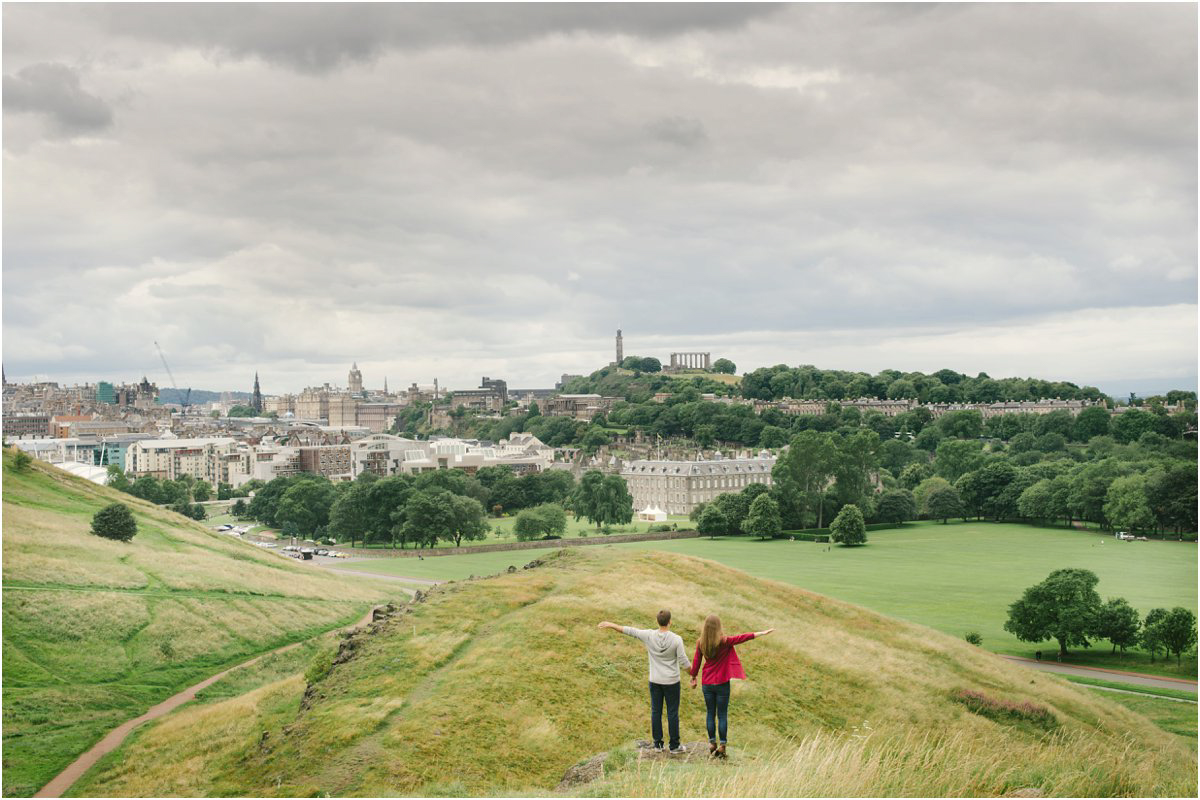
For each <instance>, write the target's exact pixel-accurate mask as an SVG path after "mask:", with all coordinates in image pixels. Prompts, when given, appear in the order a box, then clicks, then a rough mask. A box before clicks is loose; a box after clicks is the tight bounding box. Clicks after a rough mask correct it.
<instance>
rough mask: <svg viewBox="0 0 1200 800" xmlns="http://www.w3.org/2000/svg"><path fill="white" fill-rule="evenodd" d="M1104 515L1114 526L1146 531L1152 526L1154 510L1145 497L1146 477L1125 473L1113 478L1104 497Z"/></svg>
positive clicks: (1153, 523) (1153, 524)
mask: <svg viewBox="0 0 1200 800" xmlns="http://www.w3.org/2000/svg"><path fill="white" fill-rule="evenodd" d="M1104 516H1105V518H1106V519H1107V520H1108V524H1110V525H1112V526H1113V527H1114V528H1120V529H1123V530H1130V531H1146V530H1150V529H1152V528H1154V526H1155V520H1154V512H1153V511H1152V510H1151V509H1150V503H1149V502H1147V499H1146V478H1145V476H1143V475H1125V476H1123V477H1120V478H1117V479H1116V480H1114V481H1113V482H1112V483H1111V484H1110V485H1109V487H1108V492H1107V494H1106V495H1105V499H1104Z"/></svg>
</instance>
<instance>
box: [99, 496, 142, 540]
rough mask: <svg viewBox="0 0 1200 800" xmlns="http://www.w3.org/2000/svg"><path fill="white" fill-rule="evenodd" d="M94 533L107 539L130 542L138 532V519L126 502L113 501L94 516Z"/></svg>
mask: <svg viewBox="0 0 1200 800" xmlns="http://www.w3.org/2000/svg"><path fill="white" fill-rule="evenodd" d="M92 533H94V534H96V535H97V536H103V537H104V538H105V539H116V540H117V541H121V542H128V541H129V540H130V539H132V538H133V537H134V535H135V534H136V533H137V520H135V519H134V518H133V512H132V511H130V510H129V506H127V505H125V504H124V503H113V504H112V505H110V506H106V507H105V508H102V509H100V510H99V511H97V512H96V514H95V516H93V517H92Z"/></svg>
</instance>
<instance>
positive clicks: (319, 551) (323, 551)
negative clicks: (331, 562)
mask: <svg viewBox="0 0 1200 800" xmlns="http://www.w3.org/2000/svg"><path fill="white" fill-rule="evenodd" d="M317 555H319V556H327V555H329V551H328V550H326V549H325V548H324V547H322V548H320V549H319V550H317Z"/></svg>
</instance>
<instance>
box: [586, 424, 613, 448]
mask: <svg viewBox="0 0 1200 800" xmlns="http://www.w3.org/2000/svg"><path fill="white" fill-rule="evenodd" d="M608 443H609V436H608V432H607V431H605V430H603V429H601V428H597V427H595V426H591V427H589V428H588V429H587V433H585V434H583V438H582V439H580V440H579V446H580V447H582V448H583V449H584V450H586V451H587V452H588V453H589V454H591V453H595V452H596V450H598V449H599V448H601V447H604V446H606V445H607V444H608Z"/></svg>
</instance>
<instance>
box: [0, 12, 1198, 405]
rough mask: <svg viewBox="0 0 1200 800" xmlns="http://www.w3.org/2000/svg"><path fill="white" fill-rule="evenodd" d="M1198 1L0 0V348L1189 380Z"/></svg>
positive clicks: (386, 369) (320, 372) (1157, 382)
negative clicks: (351, 3)
mask: <svg viewBox="0 0 1200 800" xmlns="http://www.w3.org/2000/svg"><path fill="white" fill-rule="evenodd" d="M1196 13H1197V12H1196V8H1195V6H1189V5H1154V6H1137V7H1134V6H1131V5H1105V6H1093V5H1066V6H1029V5H1020V6H1016V5H1002V4H989V5H978V6H976V5H950V6H870V5H845V6H838V5H832V6H830V5H795V6H775V5H736V6H734V5H719V4H714V5H703V6H696V5H683V4H679V5H642V6H604V7H600V6H585V5H566V6H558V5H541V6H531V7H526V6H520V7H518V6H505V5H488V6H483V7H478V6H475V7H470V8H468V7H465V6H421V5H409V6H387V5H372V6H368V7H353V8H351V7H346V6H323V5H310V6H301V7H297V6H258V5H232V6H218V5H192V6H184V7H180V6H165V5H164V6H158V5H153V4H151V5H137V6H116V5H101V4H96V5H86V6H66V5H32V4H31V5H6V6H5V8H4V10H3V14H4V134H5V143H4V146H5V169H4V184H5V186H4V189H5V214H4V233H5V236H4V246H3V247H4V300H3V304H4V317H5V321H4V340H5V346H4V354H3V357H4V363H5V369H6V374H7V376H8V377H9V379H10V380H27V379H29V378H31V377H33V376H35V375H45V376H49V378H50V379H51V380H58V381H60V382H64V383H73V382H84V381H92V382H94V381H96V380H139V379H140V378H141V377H142V376H143V375H146V376H148V377H149V378H150V379H151V380H152V381H155V382H156V383H157V384H158V385H159V387H161V388H166V387H168V386H170V381H169V379H168V378H167V375H166V373H165V371H164V370H163V369H162V365H161V362H160V361H159V358H158V353H157V351H156V350H155V347H154V341H155V340H157V341H159V342H161V344H162V347H163V350H164V351H165V353H166V356H167V358H168V360H169V362H170V364H171V369H172V371H173V372H174V373H175V375H176V378H178V381H179V386H180V388H185V387H187V386H191V387H194V388H204V389H211V390H217V391H220V390H233V391H249V389H250V387H251V385H252V381H253V376H254V373H255V372H258V373H260V375H261V376H262V381H263V387H264V391H265V393H267V394H279V393H283V392H289V391H298V390H299V389H302V388H304V386H307V385H313V384H317V385H319V384H320V383H322V382H325V381H329V382H331V383H334V382H339V381H345V376H346V373H347V371H348V369H349V366H350V364H351V363H352V362H357V363H358V365H359V367H360V368H361V369H362V371H363V374H364V383H365V385H366V386H367V387H368V388H378V387H380V386H382V384H383V379H384V377H385V376H386V377H387V379H388V382H389V385H390V386H391V388H392V389H393V390H400V389H403V388H405V387H407V385H408V384H409V383H411V382H412V381H417V382H419V383H423V384H424V383H431V382H432V380H433V378H434V377H437V378H438V379H439V381H440V382H441V384H442V385H444V386H451V387H458V388H467V387H468V386H475V385H477V382H478V379H479V377H480V376H482V375H492V376H498V377H502V378H504V379H505V380H507V381H508V383H509V385H510V386H515V387H549V386H551V385H553V383H554V382H555V380H557V378H558V376H559V375H561V374H562V373H564V372H568V373H579V372H583V373H586V372H589V371H591V370H593V369H596V368H599V367H600V366H602V365H604V364H606V363H608V362H609V361H611V360H612V357H613V356H612V336H613V333H614V332H615V330H616V329H617V328H622V329H624V331H625V353H626V354H627V355H639V356H655V357H657V358H660V359H662V360H663V361H665V360H666V358H667V356H668V354H669V353H670V352H671V351H675V350H682V351H697V350H699V351H708V352H711V353H712V356H713V358H714V359H715V358H719V357H725V358H729V359H731V360H733V361H734V362H736V363H737V365H738V371H739V372H744V371H747V370H749V369H753V368H754V367H758V366H771V365H774V364H777V363H786V364H789V365H793V366H794V365H798V364H814V365H816V366H818V367H820V368H822V369H839V370H862V371H866V372H870V373H875V372H878V371H879V370H881V369H885V368H891V369H898V370H901V371H922V372H926V373H929V372H933V371H936V370H938V369H942V368H950V369H954V370H957V371H961V372H964V373H968V374H972V375H973V374H976V373H978V372H987V373H988V374H990V375H992V376H993V377H1009V376H1020V377H1027V376H1033V377H1038V378H1044V379H1048V380H1067V381H1071V382H1074V383H1076V384H1079V385H1085V384H1090V385H1096V386H1099V387H1100V388H1102V389H1104V390H1105V391H1110V392H1113V393H1117V394H1120V393H1122V392H1123V391H1125V390H1124V389H1123V388H1118V389H1112V388H1109V387H1124V386H1126V385H1128V386H1130V387H1131V388H1132V386H1133V385H1135V384H1136V385H1139V386H1140V385H1145V386H1147V387H1158V386H1162V387H1164V388H1184V389H1188V388H1195V385H1196V226H1195V219H1196V181H1195V178H1196V148H1195V144H1196V109H1197V105H1196V41H1195V36H1194V30H1195V22H1196ZM1143 391H1145V390H1143Z"/></svg>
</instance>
